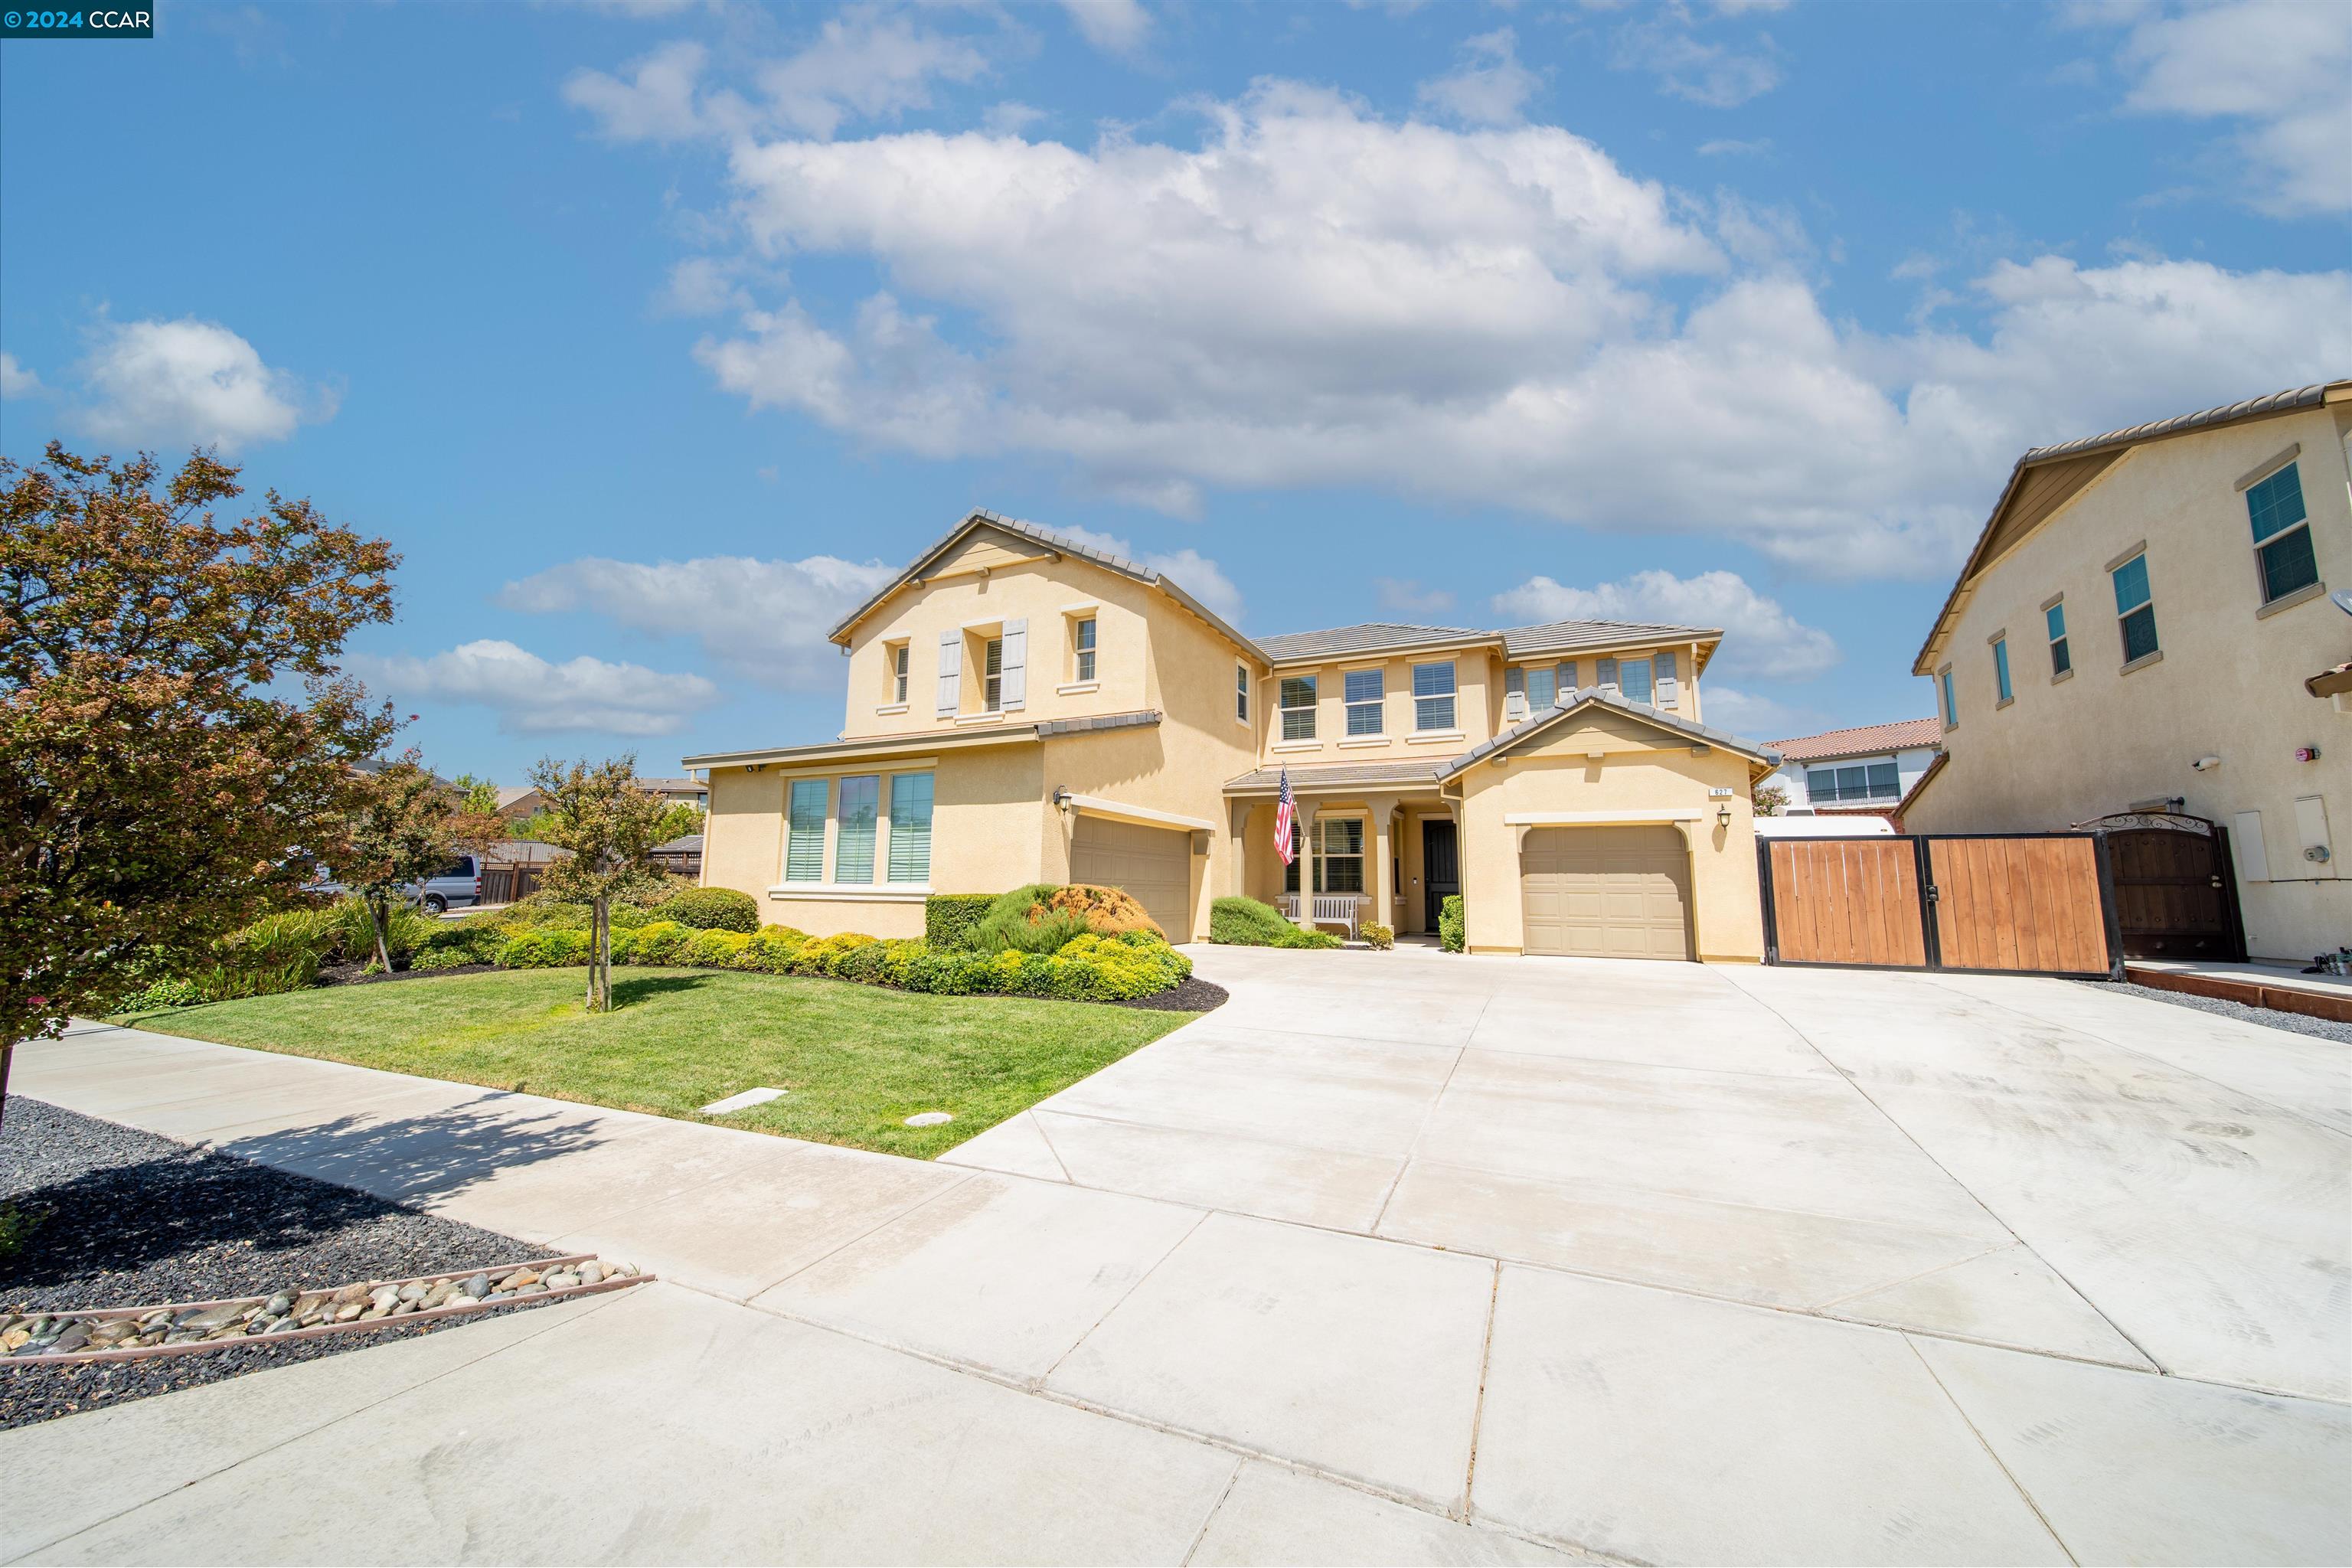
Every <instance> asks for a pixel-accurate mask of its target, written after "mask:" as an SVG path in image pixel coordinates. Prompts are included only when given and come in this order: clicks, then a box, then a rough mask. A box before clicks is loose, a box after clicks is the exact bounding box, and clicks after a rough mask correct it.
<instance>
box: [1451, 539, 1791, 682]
mask: <svg viewBox="0 0 2352 1568" xmlns="http://www.w3.org/2000/svg"><path fill="white" fill-rule="evenodd" d="M1495 608H1496V612H1497V613H1499V614H1502V615H1505V616H1516V617H1517V618H1519V619H1521V620H1524V621H1527V622H1529V623H1538V622H1543V621H1576V620H1591V621H1647V622H1654V623H1657V624H1661V625H1664V626H1718V627H1720V628H1722V631H1723V643H1722V646H1721V647H1719V648H1717V651H1716V658H1715V660H1714V663H1713V666H1712V668H1719V669H1723V670H1726V671H1728V672H1730V673H1732V674H1735V675H1738V674H1756V675H1763V676H1769V677H1771V678H1773V679H1781V680H1802V679H1808V678H1809V677H1811V676H1816V675H1819V674H1821V673H1822V671H1823V670H1825V669H1827V668H1830V667H1831V666H1832V665H1833V664H1835V663H1837V661H1838V648H1837V644H1836V643H1835V642H1833V641H1832V640H1831V638H1830V635H1829V634H1828V633H1827V632H1825V631H1822V630H1821V629H1819V628H1818V627H1814V626H1806V625H1804V624H1803V623H1802V622H1801V621H1799V620H1798V619H1797V618H1796V617H1795V616H1792V615H1790V614H1789V612H1788V611H1786V610H1784V609H1782V608H1781V607H1780V602H1779V601H1778V600H1775V599H1768V598H1766V597H1765V596H1764V595H1761V594H1759V593H1758V592H1757V591H1756V590H1755V589H1754V588H1752V587H1750V586H1748V582H1747V579H1745V578H1743V577H1741V576H1740V575H1739V574H1738V573H1737V572H1723V571H1716V572H1702V573H1700V574H1698V575H1697V576H1696V577H1677V576H1675V574H1673V573H1671V572H1658V571H1651V572H1636V573H1634V574H1633V575H1632V576H1631V577H1628V578H1626V579H1625V580H1624V581H1622V582H1619V583H1603V584H1600V585H1599V586H1598V587H1592V588H1571V587H1568V586H1566V585H1564V584H1559V583H1556V582H1554V581H1553V580H1552V579H1550V578H1549V577H1530V578H1528V580H1527V581H1526V582H1524V583H1522V584H1519V585H1518V586H1517V587H1516V588H1512V589H1509V590H1508V591H1507V592H1504V593H1500V594H1497V595H1495ZM1710 700H1711V699H1710Z"/></svg>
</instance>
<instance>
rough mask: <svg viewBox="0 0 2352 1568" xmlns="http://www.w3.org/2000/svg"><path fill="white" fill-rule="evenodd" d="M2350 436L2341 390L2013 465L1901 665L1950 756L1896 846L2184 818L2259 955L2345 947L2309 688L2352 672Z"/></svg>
mask: <svg viewBox="0 0 2352 1568" xmlns="http://www.w3.org/2000/svg"><path fill="white" fill-rule="evenodd" d="M2348 435H2352V381H2337V382H2331V383H2328V384H2325V385H2318V386H2305V387H2301V388H2298V389H2296V390H2294V391H2291V392H2282V393H2278V394H2275V395H2271V396H2267V397H2261V398H2256V399H2253V400H2252V401H2250V402H2246V403H2241V404H2235V405H2231V406H2229V407H2226V408H2212V409H2207V410H2205V411H2204V412H2202V413H2199V414H2190V415H2184V416H2180V417H2179V418H2174V419H2167V420H2164V421H2161V422H2159V423H2157V424H2152V425H2144V426H2139V427H2137V428H2136V429H2130V430H2119V431H2116V432H2113V433H2111V434H2108V435H2105V436H2095V437H2090V438H2088V439H2085V440H2079V441H2071V442H2068V443H2066V444H2065V445H2063V446H2058V447H2035V448H2034V449H2033V450H2032V451H2029V452H2027V453H2026V454H2025V455H2024V456H2023V457H2022V458H2019V459H2018V462H2017V466H2016V468H2015V469H2014V471H2012V472H2011V475H2010V479H2009V484H2008V487H2007V489H2004V490H2003V491H2002V493H2001V497H2000V502H1999V504H1998V505H1997V506H1995V507H1994V509H1993V512H1992V516H1991V517H1990V519H1989V520H1988V521H1987V522H1986V524H1985V528H1984V532H1983V534H1982V536H1981V537H1980V538H1979V540H1978V541H1977V544H1976V548H1975V549H1974V550H1973V551H1972V552H1970V554H1969V560H1968V564H1967V565H1966V566H1965V567H1964V568H1963V569H1962V571H1961V573H1960V575H1959V580H1958V582H1957V583H1956V584H1954V585H1953V588H1952V592H1951V595H1950V597H1949V598H1948V599H1947V600H1946V602H1945V605H1944V608H1943V611H1942V613H1941V614H1940V615H1939V616H1937V620H1936V626H1935V629H1934V631H1933V632H1932V633H1931V634H1930V635H1929V637H1928V638H1927V646H1926V647H1923V648H1921V649H1920V652H1919V657H1918V658H1917V660H1916V662H1915V663H1914V665H1913V666H1912V673H1913V674H1915V675H1921V676H1926V677H1927V678H1928V679H1930V680H1932V681H1933V682H1934V683H1935V689H1936V695H1937V708H1938V710H1939V712H1940V713H1941V715H1942V721H1943V725H1944V737H1943V743H1944V748H1945V753H1946V754H1945V759H1944V761H1943V762H1942V763H1940V764H1939V765H1937V767H1935V768H1933V769H1931V770H1930V771H1929V772H1928V773H1927V777H1926V779H1925V780H1924V782H1923V783H1922V784H1920V785H1919V786H1918V787H1917V788H1916V790H1915V792H1914V793H1913V795H1912V797H1911V798H1910V799H1909V800H1907V801H1906V803H1905V805H1904V806H1903V820H1904V825H1905V826H1906V827H1907V828H1909V829H1911V830H1912V831H1915V832H1922V833H1953V832H2015V831H2021V830H2039V829H2057V828H2065V827H2068V826H2073V825H2075V824H2081V823H2086V822H2090V821H2093V820H2094V819H2098V818H2103V817H2105V816H2110V815H2111V814H2116V813H2126V812H2140V813H2151V812H2163V811H2167V810H2169V811H2172V812H2182V813H2186V814H2189V816H2196V817H2201V818H2205V819H2209V820H2210V821H2211V822H2214V823H2217V824H2219V825H2220V826H2221V828H2222V829H2223V830H2224V831H2225V833H2226V835H2227V840H2226V842H2227V845H2228V848H2229V850H2230V856H2229V858H2230V859H2231V861H2233V862H2234V875H2235V880H2236V892H2237V896H2238V907H2239V909H2240V910H2241V912H2242V919H2243V926H2244V934H2245V939H2246V946H2247V949H2248V950H2249V951H2250V952H2252V953H2253V954H2255V955H2257V956H2270V957H2275V958H2303V959H2308V957H2309V956H2310V955H2311V954H2313V953H2315V952H2323V951H2332V950H2333V949H2334V948H2336V946H2338V945H2339V944H2341V943H2345V942H2352V879H2346V877H2345V876H2344V873H2343V869H2342V863H2341V858H2340V849H2341V847H2343V844H2344V840H2345V837H2347V833H2346V829H2347V824H2352V725H2348V724H2347V723H2346V722H2345V715H2344V713H2343V711H2342V710H2341V709H2340V708H2338V707H2337V706H2336V704H2335V703H2333V702H2332V701H2331V700H2327V699H2326V698H2323V697H2318V696H2315V695H2314V694H2313V692H2312V690H2311V689H2308V688H2307V686H2306V682H2307V681H2308V680H2309V679H2310V678H2311V677H2312V676H2313V674H2314V672H2315V671H2318V670H2323V669H2325V668H2328V667H2329V666H2332V665H2336V664H2338V663H2341V662H2344V661H2345V660H2346V659H2347V658H2352V616H2347V615H2345V614H2344V613H2343V612H2342V611H2340V610H2339V609H2337V608H2336V606H2335V605H2332V604H2330V603H2329V602H2328V597H2327V584H2330V583H2333V584H2336V586H2337V587H2339V588H2343V587H2347V586H2352V495H2347V485H2352V474H2347V451H2346V444H2347V436H2348ZM2200 885H2201V881H2200ZM2225 885H2226V884H2225ZM2186 887H2187V884H2186V883H2184V888H2185V889H2186ZM2188 890H2189V891H2193V890H2194V889H2188Z"/></svg>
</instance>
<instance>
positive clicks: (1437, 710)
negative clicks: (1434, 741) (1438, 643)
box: [1412, 659, 1454, 731]
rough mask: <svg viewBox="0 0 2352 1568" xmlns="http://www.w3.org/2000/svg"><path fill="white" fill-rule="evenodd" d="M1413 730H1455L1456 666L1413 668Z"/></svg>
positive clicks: (1440, 665) (1427, 665) (1447, 663)
mask: <svg viewBox="0 0 2352 1568" xmlns="http://www.w3.org/2000/svg"><path fill="white" fill-rule="evenodd" d="M1412 727H1413V728H1414V729H1416V730H1423V731H1426V730H1451V729H1453V728H1454V665H1453V661H1452V660H1450V659H1449V660H1448V661H1447V662H1445V663H1444V664H1416V665H1414V666H1413V667H1412Z"/></svg>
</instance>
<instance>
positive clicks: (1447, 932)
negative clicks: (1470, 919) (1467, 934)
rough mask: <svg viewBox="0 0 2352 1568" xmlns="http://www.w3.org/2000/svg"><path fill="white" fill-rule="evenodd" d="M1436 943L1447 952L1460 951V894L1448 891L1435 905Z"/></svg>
mask: <svg viewBox="0 0 2352 1568" xmlns="http://www.w3.org/2000/svg"><path fill="white" fill-rule="evenodd" d="M1437 945H1438V946H1440V947H1442V948H1444V950H1445V951H1446V952H1461V951H1462V895H1461V894H1459V893H1448V894H1446V895H1445V901H1444V902H1443V903H1441V904H1439V905H1438V906H1437Z"/></svg>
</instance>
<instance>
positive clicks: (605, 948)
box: [596, 902, 613, 1013]
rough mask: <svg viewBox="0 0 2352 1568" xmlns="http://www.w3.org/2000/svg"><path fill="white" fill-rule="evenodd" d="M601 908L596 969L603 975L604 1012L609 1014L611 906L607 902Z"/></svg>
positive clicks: (611, 999)
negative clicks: (601, 930)
mask: <svg viewBox="0 0 2352 1568" xmlns="http://www.w3.org/2000/svg"><path fill="white" fill-rule="evenodd" d="M601 907H602V908H603V910H604V913H603V914H602V915H601V916H600V917H599V918H598V921H597V924H598V925H600V926H601V927H603V928H604V934H603V935H601V936H599V937H598V938H597V939H596V967H597V968H598V969H599V970H601V971H602V972H603V973H604V1011H606V1012H607V1013H609V1012H611V1011H612V1010H613V906H612V905H611V904H610V903H609V902H608V903H605V904H604V905H602V906H601Z"/></svg>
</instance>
